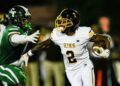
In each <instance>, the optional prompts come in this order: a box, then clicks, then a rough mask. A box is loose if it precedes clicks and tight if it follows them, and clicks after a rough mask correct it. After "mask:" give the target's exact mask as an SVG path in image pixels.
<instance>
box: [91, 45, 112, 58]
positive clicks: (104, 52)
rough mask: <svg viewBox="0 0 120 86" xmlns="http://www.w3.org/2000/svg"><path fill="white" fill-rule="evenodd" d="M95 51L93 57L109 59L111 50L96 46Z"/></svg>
mask: <svg viewBox="0 0 120 86" xmlns="http://www.w3.org/2000/svg"><path fill="white" fill-rule="evenodd" d="M93 50H94V52H92V55H93V56H95V57H103V58H108V57H109V55H110V50H109V49H103V48H102V47H98V46H94V47H93ZM96 50H98V51H99V52H97V51H96Z"/></svg>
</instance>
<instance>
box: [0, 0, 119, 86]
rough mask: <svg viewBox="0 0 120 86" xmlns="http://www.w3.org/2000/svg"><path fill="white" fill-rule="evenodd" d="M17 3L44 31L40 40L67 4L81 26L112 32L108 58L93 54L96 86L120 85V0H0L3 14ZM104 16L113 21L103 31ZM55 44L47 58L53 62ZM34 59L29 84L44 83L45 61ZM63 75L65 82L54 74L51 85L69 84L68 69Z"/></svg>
mask: <svg viewBox="0 0 120 86" xmlns="http://www.w3.org/2000/svg"><path fill="white" fill-rule="evenodd" d="M14 5H24V6H26V7H27V8H28V9H29V11H30V12H31V14H32V21H33V26H34V29H35V30H37V29H39V30H40V32H41V34H40V37H39V40H40V41H41V40H42V41H43V39H45V37H46V34H47V36H48V35H49V34H50V32H51V31H52V29H53V27H54V22H55V18H56V17H57V15H58V14H59V13H60V12H61V10H63V9H64V8H73V9H76V10H77V11H78V12H79V13H80V26H90V27H93V30H95V31H97V32H99V33H107V34H109V36H111V40H112V42H113V46H112V47H111V54H110V57H109V58H107V59H105V58H92V56H91V59H92V61H93V64H94V67H95V76H96V86H120V0H0V14H5V13H7V12H8V10H9V9H10V8H11V7H13V6H14ZM102 16H104V17H107V19H108V21H109V22H110V24H109V25H108V26H110V27H107V29H108V32H104V30H103V29H104V28H102V26H100V24H99V19H100V18H101V17H102ZM51 46H52V45H51ZM52 48H53V47H52ZM52 48H50V50H48V51H47V52H48V54H50V55H48V58H47V59H46V60H47V61H50V62H52V61H53V58H51V57H52V55H53V54H54V53H53V52H54V51H56V49H54V48H53V49H52ZM51 49H52V50H51ZM36 57H39V56H36ZM49 57H50V58H49ZM51 59H52V60H51ZM33 60H34V59H31V61H30V64H29V67H28V68H26V69H27V70H26V69H25V70H26V74H27V77H28V82H27V85H26V86H43V85H44V84H45V82H44V72H45V71H44V68H43V66H44V61H43V60H42V61H41V59H40V61H37V62H36V60H34V61H33ZM60 62H61V60H60ZM36 63H37V64H36ZM53 63H54V61H53ZM33 65H34V66H33ZM32 68H33V69H32ZM63 69H64V67H63ZM47 72H49V71H47ZM58 75H59V74H58ZM64 77H65V80H64V81H65V82H64V83H65V85H62V84H61V85H55V78H54V77H52V78H51V80H52V82H53V83H54V85H49V86H70V84H69V81H68V80H67V78H66V75H65V73H64Z"/></svg>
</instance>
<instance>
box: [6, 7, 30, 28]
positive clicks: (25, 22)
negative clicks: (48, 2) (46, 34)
mask: <svg viewBox="0 0 120 86" xmlns="http://www.w3.org/2000/svg"><path fill="white" fill-rule="evenodd" d="M8 20H9V22H10V23H11V24H13V25H16V26H19V27H21V28H24V29H29V30H31V29H32V27H31V14H30V12H29V11H28V9H27V8H26V7H24V6H21V5H16V6H14V7H12V8H11V9H10V10H9V12H8Z"/></svg>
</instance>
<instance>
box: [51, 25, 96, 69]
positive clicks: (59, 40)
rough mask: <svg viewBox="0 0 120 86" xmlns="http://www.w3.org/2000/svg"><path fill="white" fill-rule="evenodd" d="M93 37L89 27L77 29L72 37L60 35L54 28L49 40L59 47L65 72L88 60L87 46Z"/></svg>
mask: <svg viewBox="0 0 120 86" xmlns="http://www.w3.org/2000/svg"><path fill="white" fill-rule="evenodd" d="M93 35H94V32H93V31H92V30H91V28H90V27H79V28H78V29H77V30H76V31H75V34H74V35H72V36H68V35H66V34H64V33H61V32H59V31H58V30H57V29H56V28H55V29H54V30H53V32H52V33H51V40H52V41H53V42H54V43H56V44H57V45H59V46H60V48H61V52H62V54H63V56H64V64H65V68H66V69H67V70H72V69H76V68H78V67H79V66H80V64H81V63H83V62H84V61H85V60H88V59H89V52H88V49H87V44H88V42H89V39H90V38H91V37H92V36H93Z"/></svg>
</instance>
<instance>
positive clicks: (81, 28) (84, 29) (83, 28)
mask: <svg viewBox="0 0 120 86" xmlns="http://www.w3.org/2000/svg"><path fill="white" fill-rule="evenodd" d="M90 30H91V28H90V27H86V26H82V27H78V31H90Z"/></svg>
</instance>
